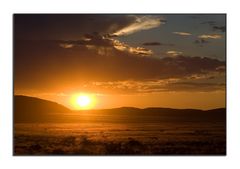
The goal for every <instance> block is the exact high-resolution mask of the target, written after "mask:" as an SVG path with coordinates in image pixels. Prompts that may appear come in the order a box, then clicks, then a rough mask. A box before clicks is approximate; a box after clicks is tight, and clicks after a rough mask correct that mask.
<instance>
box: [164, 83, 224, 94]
mask: <svg viewBox="0 0 240 169" xmlns="http://www.w3.org/2000/svg"><path fill="white" fill-rule="evenodd" d="M225 87H226V84H225V83H208V82H200V83H199V82H181V81H180V82H174V83H170V84H168V85H167V86H166V89H165V90H167V91H201V92H208V91H220V90H221V91H222V90H224V89H225Z"/></svg>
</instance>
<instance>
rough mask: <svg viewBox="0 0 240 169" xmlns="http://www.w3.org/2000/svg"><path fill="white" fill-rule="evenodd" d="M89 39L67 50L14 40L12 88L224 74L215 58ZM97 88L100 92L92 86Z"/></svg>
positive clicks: (72, 86)
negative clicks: (155, 53)
mask: <svg viewBox="0 0 240 169" xmlns="http://www.w3.org/2000/svg"><path fill="white" fill-rule="evenodd" d="M89 39H90V38H89ZM89 39H85V40H81V41H68V43H70V42H71V44H72V45H73V46H74V47H72V48H68V49H66V48H63V47H61V46H59V44H60V42H61V43H62V41H17V42H16V45H15V49H14V53H15V55H14V69H15V75H14V81H15V86H16V88H18V89H19V90H24V89H29V90H47V89H49V90H50V89H54V90H59V91H62V90H63V89H64V90H75V91H76V90H80V89H81V86H82V87H83V86H84V85H85V84H89V83H94V82H99V83H100V82H101V83H105V82H112V83H113V84H114V82H118V81H129V80H131V81H136V82H142V84H144V83H148V82H149V84H150V82H152V81H158V82H159V83H160V81H161V83H162V84H161V85H163V84H166V85H167V83H165V82H167V81H165V80H168V83H170V82H169V79H186V78H190V77H193V76H194V77H201V76H202V77H203V76H204V75H206V74H209V73H210V72H217V73H222V72H225V71H224V66H225V62H224V61H219V60H216V59H211V58H206V57H188V56H175V57H165V58H162V59H159V58H154V57H139V55H145V53H146V52H148V50H147V49H144V48H141V47H135V48H131V47H129V46H128V45H126V46H124V44H123V43H121V42H117V41H113V40H109V39H104V38H102V39H101V40H103V41H104V40H106V42H101V41H100V40H98V41H94V42H96V43H97V44H98V46H96V45H94V43H93V42H91V40H89ZM92 39H94V38H92ZM64 42H65V41H64ZM117 43H119V44H118V47H116V46H117V45H116V44H117ZM99 44H101V46H100V45H99ZM121 47H122V49H120V48H121ZM124 48H125V49H124ZM170 53H171V52H170ZM175 53H176V52H175ZM138 54H139V55H138ZM172 54H174V53H172ZM29 70H31V71H29ZM211 76H213V75H211ZM73 79H74V80H73ZM192 79H194V78H192ZM163 81H164V82H163ZM171 83H173V81H171ZM135 88H137V87H136V86H135ZM143 88H144V86H143ZM102 89H103V87H102V88H101V90H102ZM165 89H166V87H165ZM165 89H164V90H165ZM97 90H100V89H99V88H96V91H97ZM141 90H142V91H143V89H141ZM154 90H156V89H154ZM159 90H163V89H162V88H161V89H159Z"/></svg>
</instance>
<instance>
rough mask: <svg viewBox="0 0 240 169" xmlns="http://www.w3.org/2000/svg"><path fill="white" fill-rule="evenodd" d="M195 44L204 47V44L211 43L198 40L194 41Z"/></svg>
mask: <svg viewBox="0 0 240 169" xmlns="http://www.w3.org/2000/svg"><path fill="white" fill-rule="evenodd" d="M194 43H195V44H200V45H202V44H206V43H209V41H208V40H206V39H196V40H195V41H194Z"/></svg>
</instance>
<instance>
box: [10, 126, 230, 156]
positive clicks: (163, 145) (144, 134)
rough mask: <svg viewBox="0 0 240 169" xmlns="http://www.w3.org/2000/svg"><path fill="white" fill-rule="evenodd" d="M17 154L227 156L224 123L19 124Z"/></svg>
mask: <svg viewBox="0 0 240 169" xmlns="http://www.w3.org/2000/svg"><path fill="white" fill-rule="evenodd" d="M13 144H14V155H225V154H226V126H225V123H223V122H215V123H214V122H194V123H193V122H179V123H178V122H174V123H171V122H166V123H164V122H161V123H97V122H96V123H86V122H85V123H17V124H15V125H14V143H13Z"/></svg>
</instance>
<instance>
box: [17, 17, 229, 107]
mask: <svg viewBox="0 0 240 169" xmlns="http://www.w3.org/2000/svg"><path fill="white" fill-rule="evenodd" d="M225 17H226V16H225V15H160V14H159V15H125V14H124V15H110V14H109V15H97V14H96V15H80V14H79V15H77V14H76V15H64V14H63V15H61V14H58V15H48V14H46V15H43V14H42V15H33V14H28V15H23V14H22V15H21V14H17V15H14V94H21V95H29V96H36V97H39V98H43V99H47V100H52V101H55V102H58V103H60V104H63V105H65V106H67V107H69V108H71V109H76V107H74V105H73V104H72V103H71V102H70V100H71V97H72V96H73V95H75V94H77V93H87V94H92V95H94V97H95V98H96V100H95V106H92V107H91V108H96V109H99V108H114V107H123V106H131V107H139V108H144V107H170V108H199V109H212V108H219V107H225V87H226V56H225V52H226V51H225V46H226V44H225V31H226V26H225Z"/></svg>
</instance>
